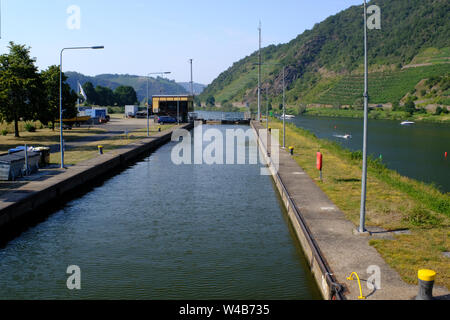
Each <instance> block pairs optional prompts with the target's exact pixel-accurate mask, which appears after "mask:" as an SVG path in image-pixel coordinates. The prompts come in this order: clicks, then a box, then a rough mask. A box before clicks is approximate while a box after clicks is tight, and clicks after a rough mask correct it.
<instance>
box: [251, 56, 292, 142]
mask: <svg viewBox="0 0 450 320" xmlns="http://www.w3.org/2000/svg"><path fill="white" fill-rule="evenodd" d="M263 64H268V65H273V66H282V67H283V149H285V148H286V66H285V65H284V64H281V63H255V65H259V66H260V67H261V66H262V65H263ZM267 121H269V120H268V118H267Z"/></svg>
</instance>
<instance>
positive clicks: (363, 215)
mask: <svg viewBox="0 0 450 320" xmlns="http://www.w3.org/2000/svg"><path fill="white" fill-rule="evenodd" d="M368 108H369V89H368V65H367V3H366V0H364V134H363V136H364V137H363V168H362V186H361V207H360V217H359V232H360V233H364V232H366V227H365V222H366V192H367V125H368V113H369V111H368Z"/></svg>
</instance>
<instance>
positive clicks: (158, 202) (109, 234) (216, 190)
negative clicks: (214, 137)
mask: <svg viewBox="0 0 450 320" xmlns="http://www.w3.org/2000/svg"><path fill="white" fill-rule="evenodd" d="M211 127H213V128H216V129H219V130H221V131H222V132H224V130H225V128H227V129H229V128H232V127H221V126H217V127H215V126H205V127H204V129H208V128H211ZM234 128H239V127H234ZM240 128H243V129H245V130H246V129H248V127H240ZM173 146H174V143H170V144H168V145H165V146H164V147H162V148H161V149H159V150H158V151H157V152H155V153H154V154H152V155H151V156H149V157H148V158H146V159H144V160H142V161H140V162H138V163H136V164H135V165H133V166H131V167H129V168H128V169H126V170H125V171H123V172H121V173H120V174H119V175H117V176H115V177H113V178H110V179H109V180H107V181H106V182H104V183H103V184H102V185H101V186H99V187H96V188H94V189H93V190H91V191H90V192H88V193H87V194H85V195H84V196H82V197H81V198H78V199H76V200H73V201H71V202H69V203H67V205H65V206H64V208H63V209H62V210H60V211H58V212H55V213H54V214H52V215H50V216H49V217H48V218H47V219H46V221H44V222H42V223H40V224H38V225H37V226H34V227H32V228H30V229H29V230H27V231H25V232H24V233H22V234H21V235H20V236H19V237H18V238H16V239H14V240H12V241H10V242H9V243H8V244H6V246H5V247H3V248H0V288H1V291H0V298H1V299H320V294H319V291H318V289H317V287H316V285H315V283H314V280H313V278H312V275H311V274H310V272H309V270H308V267H307V264H306V261H305V259H304V256H303V254H302V252H301V249H300V248H299V246H298V245H297V244H296V243H297V242H296V239H295V236H294V235H293V232H292V230H291V227H290V226H289V224H288V223H287V219H286V213H285V212H284V211H283V209H282V204H281V203H280V201H279V198H278V194H277V193H276V192H275V190H274V187H273V184H272V182H271V178H270V177H267V176H261V175H260V167H261V166H260V165H226V166H223V165H220V166H219V165H212V166H209V165H181V166H176V165H174V164H172V162H171V158H170V154H171V151H172V147H173ZM69 265H77V266H79V267H80V268H81V287H82V288H81V290H80V291H69V290H68V289H67V287H66V280H67V277H68V276H69V275H67V274H66V269H67V267H68V266H69Z"/></svg>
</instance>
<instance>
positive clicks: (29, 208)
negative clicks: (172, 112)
mask: <svg viewBox="0 0 450 320" xmlns="http://www.w3.org/2000/svg"><path fill="white" fill-rule="evenodd" d="M182 128H184V129H187V130H190V129H192V128H193V124H187V125H185V126H183V127H182ZM173 130H174V129H172V130H168V131H166V132H164V131H163V132H161V133H158V134H156V135H155V136H152V137H150V138H146V139H142V140H139V141H137V142H135V143H132V144H129V145H126V146H124V147H121V148H119V149H117V150H114V151H111V152H108V153H106V154H103V155H101V156H98V157H96V158H94V159H90V160H87V161H84V162H81V163H79V164H77V165H76V166H72V167H69V168H67V169H61V170H62V172H58V174H56V175H55V176H53V177H51V178H48V179H46V180H44V181H31V182H29V183H27V184H26V185H24V186H22V187H20V188H18V189H15V190H14V191H11V192H8V193H6V194H5V195H3V196H2V199H1V201H0V228H5V227H7V226H8V225H9V224H11V223H12V222H15V221H16V220H17V219H19V218H22V217H24V216H25V215H28V214H30V213H32V212H33V210H36V209H38V208H40V207H42V206H44V205H48V204H52V203H54V202H57V201H58V199H60V198H61V197H64V196H66V195H68V194H70V193H72V192H75V191H77V190H79V189H81V188H82V187H83V186H86V185H87V184H89V183H91V182H94V181H95V180H97V179H99V178H100V177H101V176H102V175H105V174H107V173H109V172H111V171H113V170H115V169H119V168H121V167H123V166H125V165H127V164H128V163H130V162H131V161H133V160H135V159H137V158H139V157H140V156H142V155H143V154H145V153H147V152H151V151H154V150H156V149H157V148H159V147H160V146H162V145H163V144H166V143H168V142H169V141H170V140H171V135H172V131H173Z"/></svg>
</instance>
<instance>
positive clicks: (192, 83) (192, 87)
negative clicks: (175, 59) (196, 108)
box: [189, 59, 194, 98]
mask: <svg viewBox="0 0 450 320" xmlns="http://www.w3.org/2000/svg"><path fill="white" fill-rule="evenodd" d="M189 61H190V62H191V95H192V98H193V97H194V75H193V73H192V59H189Z"/></svg>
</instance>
